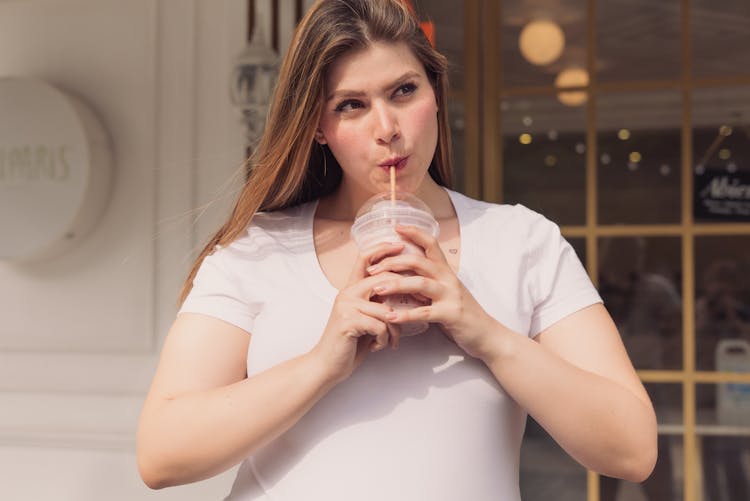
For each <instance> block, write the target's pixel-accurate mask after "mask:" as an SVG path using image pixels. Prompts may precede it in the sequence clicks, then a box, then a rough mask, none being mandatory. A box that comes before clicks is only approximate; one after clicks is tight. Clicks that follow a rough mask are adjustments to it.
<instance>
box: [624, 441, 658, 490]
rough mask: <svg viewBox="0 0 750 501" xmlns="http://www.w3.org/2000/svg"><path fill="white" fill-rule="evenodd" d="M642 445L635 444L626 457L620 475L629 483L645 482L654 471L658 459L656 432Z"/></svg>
mask: <svg viewBox="0 0 750 501" xmlns="http://www.w3.org/2000/svg"><path fill="white" fill-rule="evenodd" d="M649 435H650V436H649V437H648V438H647V439H645V440H643V441H642V443H640V444H633V447H632V449H631V452H630V453H629V454H626V455H624V458H623V460H622V463H621V465H620V468H621V472H620V474H619V475H617V476H619V477H620V478H622V479H623V480H627V481H629V482H635V483H641V482H644V481H645V480H646V479H647V478H648V477H649V476H651V472H653V471H654V467H655V466H656V460H657V457H658V447H657V436H656V430H654V433H653V434H649Z"/></svg>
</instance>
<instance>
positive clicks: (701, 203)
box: [693, 169, 750, 222]
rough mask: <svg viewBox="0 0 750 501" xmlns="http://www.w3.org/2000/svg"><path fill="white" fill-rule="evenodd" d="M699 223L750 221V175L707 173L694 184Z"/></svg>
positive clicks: (722, 172)
mask: <svg viewBox="0 0 750 501" xmlns="http://www.w3.org/2000/svg"><path fill="white" fill-rule="evenodd" d="M693 187H694V188H693V189H694V192H693V218H694V219H695V220H696V221H700V220H711V221H723V222H747V221H750V172H749V171H737V172H732V173H730V172H727V171H726V170H718V169H717V170H705V171H704V172H702V173H701V174H697V173H696V175H695V177H694V181H693Z"/></svg>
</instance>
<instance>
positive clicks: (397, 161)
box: [378, 157, 409, 170]
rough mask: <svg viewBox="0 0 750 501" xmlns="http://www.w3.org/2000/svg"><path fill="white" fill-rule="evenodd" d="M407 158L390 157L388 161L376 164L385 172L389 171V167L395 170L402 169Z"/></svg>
mask: <svg viewBox="0 0 750 501" xmlns="http://www.w3.org/2000/svg"><path fill="white" fill-rule="evenodd" d="M407 160H409V157H391V158H389V159H388V160H386V161H384V162H381V163H379V164H378V167H382V168H383V169H385V170H389V169H390V167H391V166H393V167H396V170H400V169H403V168H404V167H406V161H407Z"/></svg>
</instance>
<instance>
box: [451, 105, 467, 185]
mask: <svg viewBox="0 0 750 501" xmlns="http://www.w3.org/2000/svg"><path fill="white" fill-rule="evenodd" d="M448 120H449V122H450V126H451V154H452V156H453V189H455V190H457V191H460V192H461V193H465V190H466V162H465V161H464V159H465V158H466V115H465V108H464V103H463V101H462V100H460V99H459V98H458V97H457V96H449V98H448Z"/></svg>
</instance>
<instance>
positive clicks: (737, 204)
mask: <svg viewBox="0 0 750 501" xmlns="http://www.w3.org/2000/svg"><path fill="white" fill-rule="evenodd" d="M693 116H694V121H693V122H694V129H693V165H694V166H695V169H694V172H695V173H694V175H695V178H694V181H695V182H694V184H695V198H696V201H695V220H696V221H714V222H733V221H750V200H748V199H747V198H746V197H744V193H743V192H742V191H741V189H740V190H737V189H735V190H734V192H731V191H729V190H728V188H729V187H731V186H733V185H737V186H746V185H750V87H719V88H709V89H696V90H695V93H694V94H693Z"/></svg>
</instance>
